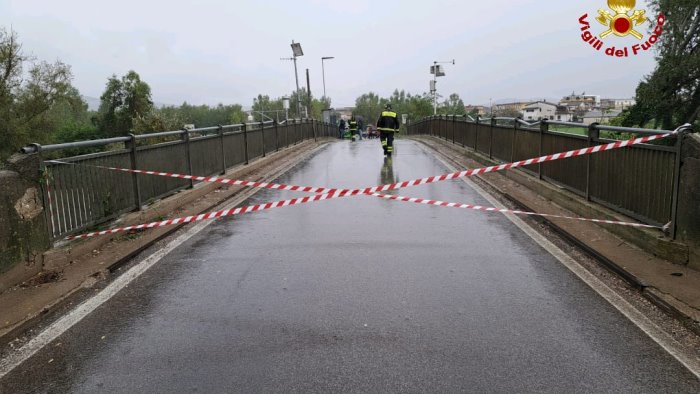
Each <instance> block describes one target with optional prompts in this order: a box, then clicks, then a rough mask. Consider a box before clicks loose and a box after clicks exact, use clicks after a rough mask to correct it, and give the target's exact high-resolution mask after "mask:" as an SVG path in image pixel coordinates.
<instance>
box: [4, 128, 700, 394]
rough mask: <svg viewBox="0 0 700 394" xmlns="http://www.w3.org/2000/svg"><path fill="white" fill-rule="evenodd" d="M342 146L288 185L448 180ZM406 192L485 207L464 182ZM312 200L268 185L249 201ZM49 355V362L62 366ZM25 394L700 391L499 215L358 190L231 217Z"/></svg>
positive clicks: (60, 345) (163, 267)
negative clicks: (71, 393)
mask: <svg viewBox="0 0 700 394" xmlns="http://www.w3.org/2000/svg"><path fill="white" fill-rule="evenodd" d="M396 145H397V146H396V150H397V153H396V156H395V157H394V158H393V160H392V162H391V164H388V163H385V161H384V160H383V158H382V157H381V150H380V147H379V143H378V142H377V141H376V140H374V141H362V142H356V143H354V144H353V143H351V142H349V141H342V142H337V143H333V144H331V145H330V146H328V147H327V148H325V149H323V150H322V151H321V152H319V153H318V154H317V155H316V156H315V157H313V158H311V159H309V160H307V161H306V162H304V163H302V165H300V166H299V167H297V168H295V169H294V170H292V171H291V172H290V173H289V174H287V175H285V176H284V177H282V179H280V180H279V181H280V182H283V183H289V184H299V185H319V186H326V185H327V186H332V187H351V188H354V187H364V186H370V185H375V184H385V183H391V182H396V181H401V180H406V179H413V178H419V177H424V176H430V175H436V174H441V173H444V172H447V170H446V169H445V168H444V167H443V166H442V165H441V164H440V162H439V161H437V160H436V159H434V158H432V157H430V156H428V155H427V154H426V153H425V152H423V151H422V150H421V149H420V148H419V146H418V145H417V144H415V143H413V142H411V141H403V140H400V141H397V144H396ZM401 194H403V195H410V196H417V197H423V198H430V199H440V200H445V201H456V202H457V201H458V202H468V203H479V204H486V202H485V201H484V200H483V199H482V198H481V197H480V196H479V195H478V194H477V193H476V192H475V191H474V190H472V189H471V188H469V186H467V185H466V184H465V183H464V182H461V181H459V180H457V181H450V182H442V183H439V184H431V185H423V186H419V187H413V188H409V189H406V190H403V191H401ZM293 196H298V194H297V193H291V192H279V191H273V190H263V191H261V192H260V193H258V194H257V195H255V196H254V197H253V198H252V199H251V200H250V201H249V203H260V202H265V201H275V200H279V199H283V198H289V197H293ZM49 361H50V362H49ZM0 384H1V385H0V387H2V388H3V391H5V388H9V389H10V390H11V391H12V392H23V391H26V392H55V391H75V392H93V391H96V390H103V391H109V392H114V391H117V392H133V391H136V390H138V391H148V392H173V391H177V392H195V391H199V392H231V391H237V392H260V391H262V392H290V391H291V392H327V391H358V392H359V391H362V392H367V391H373V392H387V391H391V392H398V391H401V392H406V391H409V392H410V391H422V392H425V391H432V392H446V391H519V392H522V391H551V392H563V391H567V392H591V391H616V392H625V391H627V392H632V391H633V392H660V391H673V392H698V391H699V390H700V384H699V382H698V381H697V379H695V377H694V376H692V375H691V374H690V372H688V371H686V370H685V369H684V368H683V367H682V366H681V365H680V364H679V363H678V362H676V361H675V360H674V359H673V358H672V357H671V356H669V355H668V354H666V353H665V352H664V351H663V350H662V349H661V348H660V347H659V346H658V345H656V344H655V343H654V342H653V341H651V340H650V339H649V338H648V337H647V336H646V335H644V334H643V333H642V332H641V331H640V330H639V329H638V328H637V327H636V326H634V325H633V324H632V323H631V322H629V321H628V320H626V319H625V318H624V317H622V316H621V315H620V314H619V313H618V312H617V311H616V310H615V309H614V308H613V307H612V306H610V305H609V304H607V303H606V302H605V301H604V300H603V299H602V298H600V297H599V296H597V295H596V294H595V293H594V292H593V291H592V290H591V289H590V288H588V287H587V286H586V285H585V284H583V283H582V282H580V281H579V280H578V279H576V278H575V276H574V275H573V274H572V273H570V272H569V271H568V270H567V269H566V268H564V267H563V266H561V265H560V264H559V263H558V262H557V261H556V260H555V259H554V258H553V257H552V256H551V255H549V254H548V253H547V252H546V251H544V250H543V249H542V248H540V247H539V246H538V245H537V244H536V243H535V242H533V241H532V240H531V239H530V238H528V237H527V236H526V235H525V234H523V233H522V232H520V231H519V230H518V229H517V228H515V227H514V226H513V225H512V224H511V223H510V222H509V221H508V220H507V219H506V218H504V217H503V216H501V215H498V214H484V213H480V212H467V211H461V210H459V211H458V210H453V209H445V208H439V207H429V206H419V205H415V204H406V203H400V202H394V201H386V200H381V199H378V198H373V197H367V196H358V197H353V198H344V199H338V200H332V201H322V202H316V203H311V204H304V205H301V206H295V207H288V208H281V209H276V210H270V211H265V212H259V213H253V214H248V215H243V216H239V217H233V218H224V219H221V220H220V221H218V222H217V223H215V224H213V225H212V226H209V227H208V228H207V229H205V230H204V231H202V232H201V233H199V234H197V235H196V236H194V237H193V238H191V239H190V240H189V241H188V242H186V243H184V244H182V245H181V246H180V247H179V248H177V249H176V250H175V251H173V252H172V253H171V254H170V255H169V256H167V257H166V258H165V259H164V260H163V261H161V262H160V263H159V264H157V265H156V266H154V267H153V268H151V269H150V270H149V271H148V272H147V273H146V274H144V275H143V276H142V277H141V278H139V279H138V280H137V281H135V282H134V283H133V284H132V285H130V286H129V287H128V288H126V289H125V290H123V291H122V292H121V293H120V294H118V295H117V296H116V297H114V298H113V299H112V300H110V301H109V302H107V303H106V304H105V305H103V306H102V307H100V308H99V309H98V310H97V311H96V312H95V313H94V314H92V315H91V316H89V317H87V318H86V319H85V320H84V321H82V322H81V323H79V324H78V325H76V326H75V327H73V328H72V329H71V330H69V331H68V332H66V333H65V334H64V335H62V336H61V337H60V338H58V339H57V340H56V341H54V343H52V344H51V345H49V346H47V348H46V349H44V350H42V351H41V352H39V353H38V354H37V355H36V356H34V357H33V358H32V359H30V360H28V361H27V362H26V363H24V364H23V365H21V366H20V367H18V368H17V369H16V370H15V371H13V373H12V374H11V375H10V376H8V377H7V378H5V379H4V380H3V381H0Z"/></svg>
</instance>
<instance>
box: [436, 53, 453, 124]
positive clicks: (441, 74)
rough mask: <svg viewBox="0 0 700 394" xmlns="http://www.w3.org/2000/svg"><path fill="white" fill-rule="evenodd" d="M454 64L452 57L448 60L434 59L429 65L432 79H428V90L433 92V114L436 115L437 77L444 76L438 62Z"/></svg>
mask: <svg viewBox="0 0 700 394" xmlns="http://www.w3.org/2000/svg"><path fill="white" fill-rule="evenodd" d="M448 63H451V64H453V65H454V64H455V61H454V59H452V61H450V62H438V61H434V62H433V65H432V66H431V67H430V73H431V74H433V80H432V81H430V82H431V83H430V91H431V92H432V93H433V115H437V77H444V76H445V71H444V70H443V69H442V66H439V64H448Z"/></svg>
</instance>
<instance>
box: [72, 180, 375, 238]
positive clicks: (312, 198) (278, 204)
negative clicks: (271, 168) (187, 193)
mask: <svg viewBox="0 0 700 394" xmlns="http://www.w3.org/2000/svg"><path fill="white" fill-rule="evenodd" d="M360 193H361V190H355V191H351V192H341V191H339V192H334V193H324V194H316V195H313V196H306V197H298V198H292V199H289V200H281V201H276V202H268V203H265V204H257V205H249V206H247V207H240V208H234V209H224V210H221V211H214V212H208V213H203V214H200V215H196V216H186V217H180V218H175V219H168V220H162V221H159V222H151V223H144V224H138V225H133V226H126V227H118V228H113V229H109V230H102V231H94V232H91V233H85V234H80V235H69V236H67V237H66V239H67V240H72V239H83V238H91V237H97V236H100V235H108V234H116V233H120V232H125V231H131V230H145V229H151V228H157V227H164V226H171V225H175V224H184V223H190V222H197V221H200V220H208V219H217V218H220V217H224V216H233V215H242V214H244V213H250V212H257V211H264V210H267V209H273V208H279V207H286V206H290V205H298V204H304V203H307V202H313V201H321V200H330V199H334V198H340V197H348V196H354V195H356V194H360Z"/></svg>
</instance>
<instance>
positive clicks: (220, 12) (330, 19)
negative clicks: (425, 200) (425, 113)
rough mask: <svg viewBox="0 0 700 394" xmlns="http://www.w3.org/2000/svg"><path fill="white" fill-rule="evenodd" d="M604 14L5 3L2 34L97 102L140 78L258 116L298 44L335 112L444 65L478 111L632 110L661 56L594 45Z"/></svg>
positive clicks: (175, 94)
mask: <svg viewBox="0 0 700 394" xmlns="http://www.w3.org/2000/svg"><path fill="white" fill-rule="evenodd" d="M637 6H638V8H646V7H647V6H648V4H647V3H646V2H645V1H638V2H637ZM600 8H607V6H606V1H605V0H577V1H568V0H567V1H545V0H513V1H505V0H488V1H483V2H482V1H479V2H476V1H464V0H431V1H374V2H370V1H368V0H347V1H336V0H280V1H276V0H275V1H267V0H258V1H247V0H246V1H231V0H229V1H215V0H199V1H178V0H169V1H162V0H148V1H147V0H139V1H134V0H119V1H100V0H90V1H78V0H62V1H52V0H46V1H37V0H0V26H3V27H5V28H8V29H9V28H10V27H11V28H12V29H14V30H15V31H16V32H17V33H18V34H19V37H20V41H21V42H22V44H23V48H24V51H25V52H26V53H29V54H32V55H34V56H36V57H37V58H38V59H41V60H48V61H53V60H56V59H60V60H61V61H63V62H65V63H67V64H69V65H70V66H71V67H72V70H73V74H74V77H75V79H74V85H75V86H76V87H77V88H78V89H79V90H80V92H81V93H82V94H83V95H85V96H93V97H99V96H100V95H101V94H102V91H103V90H104V88H105V84H106V81H107V78H108V77H109V76H111V75H112V74H117V75H123V74H125V73H126V72H127V71H128V70H130V69H133V70H135V71H136V72H138V73H139V74H140V75H141V78H142V79H143V80H145V81H146V82H147V83H148V84H149V85H150V86H151V90H152V94H153V99H154V101H156V102H161V103H167V104H180V103H182V102H183V101H187V102H189V103H194V104H217V103H219V102H223V103H240V104H243V105H244V106H246V107H247V106H250V105H251V104H252V99H253V97H255V96H256V95H257V94H258V93H262V94H268V95H270V96H272V97H279V96H283V95H285V94H288V93H289V92H291V91H293V90H294V67H293V64H292V62H289V61H282V60H280V58H281V57H289V56H291V49H290V43H291V41H292V40H295V41H297V42H300V43H301V44H302V48H303V50H304V56H303V57H300V58H299V59H298V67H299V78H300V83H303V85H304V86H305V84H306V77H305V73H304V70H305V69H306V68H308V69H309V72H310V75H311V89H312V92H313V93H314V95H315V96H317V97H320V96H321V95H322V94H323V84H322V73H321V57H322V56H335V59H334V60H330V61H326V62H325V66H326V67H325V77H326V90H327V93H328V96H329V97H331V99H332V100H333V104H334V106H336V107H339V106H350V105H353V104H354V102H355V98H356V97H357V96H359V95H361V94H362V93H366V92H368V91H374V92H376V93H378V94H380V95H383V96H386V95H389V94H391V92H392V91H393V90H394V89H395V88H399V89H405V90H406V91H408V92H411V93H422V92H424V91H427V90H428V89H429V85H428V83H429V80H430V78H431V75H430V74H429V67H430V65H431V64H432V62H433V61H434V60H452V59H455V62H456V64H455V65H454V66H453V65H451V64H450V65H445V71H446V74H447V75H446V76H445V77H442V78H439V79H438V91H439V92H440V93H441V94H443V95H449V94H450V93H453V92H455V93H458V94H459V95H460V96H461V97H462V98H463V100H464V102H465V103H467V104H469V103H472V104H488V103H489V99H490V98H493V99H494V100H497V99H506V98H522V99H529V98H540V97H542V98H544V97H551V98H559V97H561V96H563V95H565V94H569V93H571V92H572V91H576V92H581V91H585V92H586V93H588V94H599V95H602V96H604V97H631V96H633V95H634V90H635V88H636V86H637V83H638V82H639V80H640V79H641V78H642V77H643V76H644V75H646V74H648V73H650V72H651V71H652V70H653V68H654V65H655V61H654V58H653V54H652V53H645V54H643V55H639V56H635V57H629V58H610V57H608V56H605V55H604V54H603V53H602V52H597V51H595V50H593V49H592V48H591V47H590V46H588V45H587V44H585V43H584V42H583V41H582V40H581V38H580V34H581V32H580V31H579V23H578V19H579V17H580V16H581V15H583V14H584V13H588V14H589V22H591V25H592V30H594V31H595V34H599V33H600V32H602V31H603V30H605V29H604V28H603V26H602V25H599V24H598V22H596V21H595V19H594V16H595V15H596V14H597V10H598V9H600ZM653 19H654V17H653V16H652V20H653ZM647 27H648V23H647V24H646V25H645V27H644V28H641V27H640V28H639V30H640V31H641V32H642V33H644V34H645V35H646V33H647ZM635 42H637V40H636V39H634V38H631V37H625V38H618V37H614V36H611V37H608V38H607V39H606V40H605V43H606V46H610V45H613V44H617V45H618V46H629V45H631V44H633V43H635Z"/></svg>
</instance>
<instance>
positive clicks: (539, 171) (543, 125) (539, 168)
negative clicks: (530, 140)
mask: <svg viewBox="0 0 700 394" xmlns="http://www.w3.org/2000/svg"><path fill="white" fill-rule="evenodd" d="M548 131H549V123H547V119H542V123H540V154H539V157H542V149H543V145H544V133H546V132H548ZM537 177H538V178H539V179H542V163H539V164H537Z"/></svg>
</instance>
